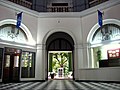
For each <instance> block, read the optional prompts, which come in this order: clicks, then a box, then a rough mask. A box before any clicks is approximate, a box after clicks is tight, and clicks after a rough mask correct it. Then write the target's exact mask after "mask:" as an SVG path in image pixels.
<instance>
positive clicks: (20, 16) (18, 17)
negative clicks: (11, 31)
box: [16, 12, 23, 28]
mask: <svg viewBox="0 0 120 90" xmlns="http://www.w3.org/2000/svg"><path fill="white" fill-rule="evenodd" d="M22 13H23V12H20V13H18V14H17V23H16V27H17V28H19V27H20V25H21V21H22Z"/></svg>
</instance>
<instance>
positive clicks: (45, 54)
mask: <svg viewBox="0 0 120 90" xmlns="http://www.w3.org/2000/svg"><path fill="white" fill-rule="evenodd" d="M57 32H63V33H66V34H68V35H69V36H71V38H72V39H73V41H74V46H75V45H76V40H75V37H74V35H73V33H71V32H70V31H68V30H63V29H54V30H51V31H49V32H48V33H47V34H46V36H45V38H44V39H43V45H44V46H43V48H44V50H43V55H44V60H45V62H44V70H45V72H44V75H45V79H46V80H47V79H48V73H47V72H46V71H48V66H47V65H48V64H47V63H48V62H47V60H48V58H47V57H48V56H47V55H48V52H47V50H46V42H47V39H48V38H49V37H50V36H51V35H52V34H54V33H57ZM73 52H74V54H73V58H74V60H75V59H76V48H74V51H73ZM75 63H76V61H74V66H75ZM76 68H77V66H75V67H74V78H76V77H75V72H76V70H75V69H76Z"/></svg>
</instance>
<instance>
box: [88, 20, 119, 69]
mask: <svg viewBox="0 0 120 90" xmlns="http://www.w3.org/2000/svg"><path fill="white" fill-rule="evenodd" d="M91 32H92V33H91V37H90V34H89V35H88V38H89V39H88V43H89V45H90V46H89V48H88V53H89V54H88V55H89V57H90V60H89V61H90V62H91V67H93V68H99V67H111V66H119V65H118V64H117V63H118V62H119V60H118V59H119V58H120V55H119V49H120V21H118V20H114V19H113V20H104V25H103V26H102V28H99V26H98V25H97V24H96V25H95V26H94V27H93V28H92V31H91ZM116 51H117V52H116Z"/></svg>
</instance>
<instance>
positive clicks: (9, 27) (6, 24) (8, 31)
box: [0, 19, 35, 45]
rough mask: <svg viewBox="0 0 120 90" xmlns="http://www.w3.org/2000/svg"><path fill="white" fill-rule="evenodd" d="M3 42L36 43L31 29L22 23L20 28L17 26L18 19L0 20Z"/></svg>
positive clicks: (0, 32)
mask: <svg viewBox="0 0 120 90" xmlns="http://www.w3.org/2000/svg"><path fill="white" fill-rule="evenodd" d="M0 34H1V37H0V39H1V42H3V43H4V42H8V43H7V44H9V43H11V42H15V43H18V44H27V45H35V41H34V40H33V38H32V35H31V33H30V31H29V29H28V28H27V27H26V26H25V25H24V24H23V23H21V26H20V28H19V29H18V28H16V20H13V19H6V20H2V21H0Z"/></svg>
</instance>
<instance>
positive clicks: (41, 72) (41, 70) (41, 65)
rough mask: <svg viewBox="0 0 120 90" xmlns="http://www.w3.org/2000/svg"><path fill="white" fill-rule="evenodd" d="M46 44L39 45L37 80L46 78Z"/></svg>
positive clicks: (36, 68)
mask: <svg viewBox="0 0 120 90" xmlns="http://www.w3.org/2000/svg"><path fill="white" fill-rule="evenodd" d="M44 52H45V45H42V44H38V45H37V53H36V67H35V70H36V71H35V78H36V80H45V67H46V66H45V64H46V63H45V58H44V57H45V53H44Z"/></svg>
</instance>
